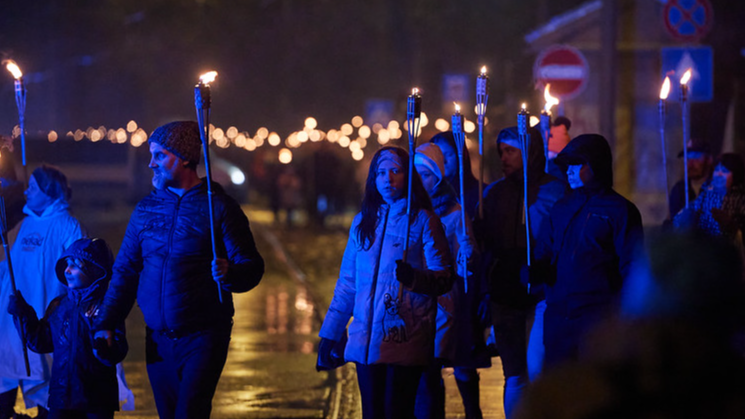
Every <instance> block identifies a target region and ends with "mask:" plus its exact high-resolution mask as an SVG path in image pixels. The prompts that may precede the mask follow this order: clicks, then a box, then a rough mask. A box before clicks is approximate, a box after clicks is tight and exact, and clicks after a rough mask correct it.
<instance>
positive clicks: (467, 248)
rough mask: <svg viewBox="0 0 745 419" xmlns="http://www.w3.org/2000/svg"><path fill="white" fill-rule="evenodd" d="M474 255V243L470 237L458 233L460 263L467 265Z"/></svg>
mask: <svg viewBox="0 0 745 419" xmlns="http://www.w3.org/2000/svg"><path fill="white" fill-rule="evenodd" d="M472 257H473V244H472V243H471V239H470V237H468V236H464V235H461V234H458V264H459V265H465V266H467V265H468V261H469V260H471V258H472Z"/></svg>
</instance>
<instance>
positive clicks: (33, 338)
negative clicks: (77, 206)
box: [8, 238, 128, 415]
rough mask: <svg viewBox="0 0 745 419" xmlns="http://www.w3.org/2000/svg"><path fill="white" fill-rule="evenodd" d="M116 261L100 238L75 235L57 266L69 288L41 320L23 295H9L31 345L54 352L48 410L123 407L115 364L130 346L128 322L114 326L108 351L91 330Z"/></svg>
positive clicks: (19, 325) (63, 282)
mask: <svg viewBox="0 0 745 419" xmlns="http://www.w3.org/2000/svg"><path fill="white" fill-rule="evenodd" d="M113 261H114V257H113V256H112V254H111V249H109V246H108V245H107V244H106V242H105V241H103V240H102V239H88V238H85V239H80V240H77V241H75V242H74V243H73V244H72V245H71V246H70V247H69V248H68V249H67V250H65V252H64V253H63V254H62V256H61V257H60V258H59V260H58V261H57V264H56V267H55V270H56V273H57V279H58V280H59V282H61V283H62V284H63V285H64V286H65V288H66V290H67V292H66V293H65V294H63V295H61V296H59V297H57V298H55V299H54V300H52V302H51V303H50V304H49V307H47V309H46V312H45V313H44V317H43V318H42V319H38V318H37V315H36V312H35V310H34V309H33V308H32V307H31V306H30V305H28V304H27V303H26V302H25V300H24V299H23V297H22V296H20V295H19V296H17V297H15V298H12V299H11V303H10V304H9V309H8V310H9V312H13V313H12V314H14V315H15V316H16V318H17V319H18V320H17V322H16V327H17V328H19V329H21V328H22V329H23V331H24V332H25V335H26V339H27V343H28V347H29V349H30V350H31V351H33V352H36V353H49V352H53V353H54V363H53V365H52V378H51V380H50V384H49V401H48V406H49V409H50V414H54V412H55V411H56V412H60V411H62V412H60V413H64V412H65V411H80V412H96V413H99V414H101V413H104V412H111V414H112V415H113V412H114V411H116V410H119V386H118V383H117V376H116V374H117V369H116V364H117V363H119V362H121V361H122V360H123V359H124V356H125V355H126V354H127V349H128V346H127V340H126V333H125V330H124V322H121V323H120V324H119V325H118V327H117V328H116V333H115V335H114V339H113V343H112V346H111V348H107V349H105V350H100V349H96V348H98V346H97V345H96V344H95V343H94V341H93V333H92V332H91V326H92V324H93V322H94V320H95V318H96V316H97V315H98V314H99V307H100V306H101V303H102V301H103V297H104V295H105V293H106V290H107V288H108V285H109V281H110V279H111V266H112V265H113ZM68 413H70V412H68Z"/></svg>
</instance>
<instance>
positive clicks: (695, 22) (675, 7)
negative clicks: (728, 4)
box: [664, 0, 714, 42]
mask: <svg viewBox="0 0 745 419" xmlns="http://www.w3.org/2000/svg"><path fill="white" fill-rule="evenodd" d="M664 16H665V29H667V31H668V32H669V33H670V35H672V37H673V38H675V39H677V40H679V41H686V42H694V41H698V40H699V39H701V38H703V36H704V35H706V34H707V33H708V32H709V30H710V29H711V26H712V24H713V22H714V12H713V10H712V8H711V3H709V1H708V0H667V4H665V11H664Z"/></svg>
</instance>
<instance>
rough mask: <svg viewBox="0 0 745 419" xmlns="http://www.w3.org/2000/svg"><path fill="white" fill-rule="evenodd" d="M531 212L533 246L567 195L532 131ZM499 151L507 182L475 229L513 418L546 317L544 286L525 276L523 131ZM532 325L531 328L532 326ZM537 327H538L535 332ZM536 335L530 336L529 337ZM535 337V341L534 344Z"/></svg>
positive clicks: (536, 364)
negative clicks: (554, 208) (527, 280)
mask: <svg viewBox="0 0 745 419" xmlns="http://www.w3.org/2000/svg"><path fill="white" fill-rule="evenodd" d="M529 134H530V143H529V146H528V159H527V160H528V166H527V178H528V213H529V217H528V219H529V223H530V232H531V243H533V241H534V240H535V237H537V236H538V234H539V232H540V229H541V225H542V224H543V220H544V219H545V218H546V216H547V215H548V212H549V210H550V209H551V207H552V206H553V204H554V203H555V202H556V201H557V200H558V199H559V198H560V197H561V196H562V195H563V193H564V189H565V186H564V184H563V183H562V182H560V181H559V180H558V179H556V178H555V177H553V176H551V175H548V174H546V173H545V172H544V169H545V162H546V158H545V155H544V153H543V139H542V137H541V134H540V132H538V130H536V129H534V128H531V129H530V131H529ZM497 148H498V150H499V155H500V158H501V160H502V170H503V171H504V173H505V177H503V178H502V179H500V180H498V181H496V182H494V183H492V184H491V185H489V187H488V188H487V189H486V192H485V197H484V220H483V225H482V226H479V227H478V228H476V229H475V230H476V231H477V233H480V234H481V242H482V243H483V246H484V253H485V255H484V258H485V259H486V261H485V266H488V268H487V270H486V271H485V275H486V277H487V281H488V284H489V293H490V298H491V301H492V306H491V310H492V320H493V324H494V336H495V341H496V346H497V350H498V351H499V354H500V357H501V358H502V368H503V371H504V376H505V389H504V409H505V415H506V416H507V418H510V417H511V415H512V409H513V407H514V406H515V405H516V404H517V402H518V401H519V399H520V397H521V394H522V392H523V389H524V387H525V385H526V384H527V382H528V378H529V376H532V375H535V374H537V372H538V371H539V370H540V368H541V364H542V358H543V355H542V350H541V348H542V344H541V343H540V340H541V336H542V332H541V329H540V321H539V320H538V321H536V322H535V323H533V322H532V319H533V318H534V316H538V317H540V313H541V310H542V308H543V305H538V304H537V303H538V302H540V301H541V300H542V292H541V289H540V286H534V287H532V288H531V289H530V292H531V293H532V295H531V294H530V293H529V290H528V287H527V286H526V285H525V284H522V283H521V282H520V271H521V269H522V268H523V267H524V266H525V265H526V264H527V239H526V228H525V209H524V202H525V201H524V199H523V193H524V188H523V182H524V177H525V173H524V172H523V163H522V162H523V159H522V152H521V150H520V140H519V135H518V130H517V127H509V128H505V129H503V130H502V131H501V132H500V133H499V136H498V137H497ZM529 326H530V327H529ZM533 326H535V328H531V327H533ZM528 330H530V334H529V333H528ZM528 336H530V342H529V343H526V342H528ZM529 353H530V355H529Z"/></svg>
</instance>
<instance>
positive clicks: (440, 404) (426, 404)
mask: <svg viewBox="0 0 745 419" xmlns="http://www.w3.org/2000/svg"><path fill="white" fill-rule="evenodd" d="M415 413H416V417H417V419H445V383H444V382H443V380H442V362H441V361H439V360H435V361H434V362H433V363H432V364H431V365H430V366H428V367H427V368H426V369H425V370H424V372H423V373H422V378H421V379H420V380H419V389H418V390H417V395H416V410H415Z"/></svg>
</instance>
